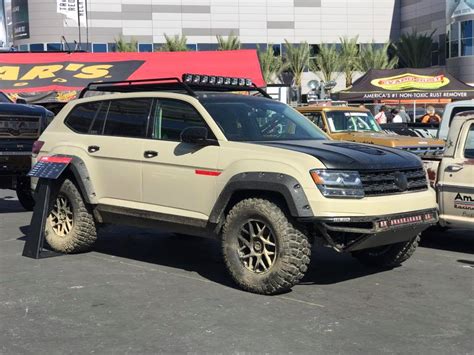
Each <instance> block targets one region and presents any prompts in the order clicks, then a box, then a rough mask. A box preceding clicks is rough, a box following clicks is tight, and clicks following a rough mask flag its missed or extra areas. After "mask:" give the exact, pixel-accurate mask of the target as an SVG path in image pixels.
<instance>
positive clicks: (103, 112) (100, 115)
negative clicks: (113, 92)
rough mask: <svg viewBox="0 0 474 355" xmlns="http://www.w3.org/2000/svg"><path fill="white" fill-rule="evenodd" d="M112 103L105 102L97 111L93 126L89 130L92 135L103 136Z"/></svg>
mask: <svg viewBox="0 0 474 355" xmlns="http://www.w3.org/2000/svg"><path fill="white" fill-rule="evenodd" d="M109 105H110V101H103V102H102V105H101V106H100V107H99V110H98V111H97V113H96V115H95V117H94V121H93V122H92V126H91V128H90V130H89V133H90V134H98V135H100V134H102V132H103V131H104V122H105V117H107V112H108V111H109Z"/></svg>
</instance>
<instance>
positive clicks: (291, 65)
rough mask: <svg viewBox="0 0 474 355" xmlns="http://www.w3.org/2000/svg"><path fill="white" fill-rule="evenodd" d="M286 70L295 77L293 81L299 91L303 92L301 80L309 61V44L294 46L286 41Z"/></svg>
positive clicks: (303, 43)
mask: <svg viewBox="0 0 474 355" xmlns="http://www.w3.org/2000/svg"><path fill="white" fill-rule="evenodd" d="M284 45H285V52H286V53H285V56H284V61H285V66H286V68H285V70H287V71H289V72H290V73H291V75H292V76H293V81H294V84H295V85H296V87H297V88H298V90H301V79H302V76H303V71H304V69H305V68H306V66H307V65H308V61H309V45H308V42H300V43H299V44H292V43H290V42H288V41H287V40H286V39H285V44H284Z"/></svg>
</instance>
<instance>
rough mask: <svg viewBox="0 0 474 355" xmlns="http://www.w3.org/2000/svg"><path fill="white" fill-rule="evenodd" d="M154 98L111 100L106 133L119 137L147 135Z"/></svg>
mask: <svg viewBox="0 0 474 355" xmlns="http://www.w3.org/2000/svg"><path fill="white" fill-rule="evenodd" d="M151 103H152V99H128V100H112V101H110V106H109V112H108V114H107V121H106V122H105V129H104V135H107V136H118V137H135V138H144V137H146V130H147V124H148V116H149V114H150V108H151Z"/></svg>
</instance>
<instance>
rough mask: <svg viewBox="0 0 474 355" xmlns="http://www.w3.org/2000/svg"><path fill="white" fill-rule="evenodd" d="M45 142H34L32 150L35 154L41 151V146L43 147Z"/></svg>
mask: <svg viewBox="0 0 474 355" xmlns="http://www.w3.org/2000/svg"><path fill="white" fill-rule="evenodd" d="M43 145H44V142H43V141H35V142H34V143H33V148H32V149H31V152H32V153H33V154H38V153H39V152H40V151H41V148H43Z"/></svg>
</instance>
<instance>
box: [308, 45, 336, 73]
mask: <svg viewBox="0 0 474 355" xmlns="http://www.w3.org/2000/svg"><path fill="white" fill-rule="evenodd" d="M309 69H310V70H311V71H312V72H313V73H315V74H316V75H317V76H318V77H319V79H321V80H323V81H325V82H328V81H331V80H334V79H335V78H336V75H337V73H338V72H339V71H340V69H341V56H340V53H339V52H338V51H337V49H336V46H335V45H334V44H332V45H329V44H326V43H321V45H320V46H319V53H318V54H317V55H316V57H315V58H314V59H313V60H312V61H311V62H310V63H309Z"/></svg>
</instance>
